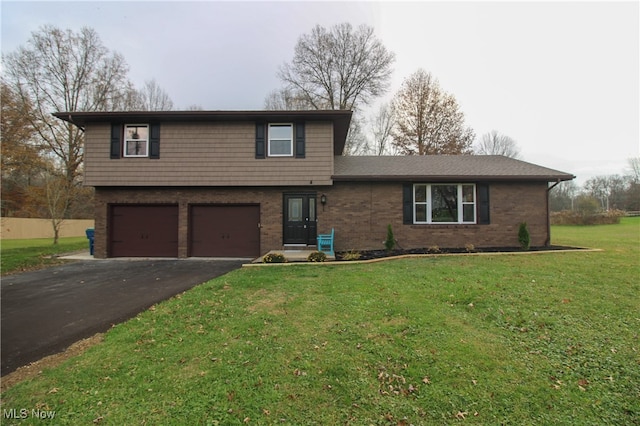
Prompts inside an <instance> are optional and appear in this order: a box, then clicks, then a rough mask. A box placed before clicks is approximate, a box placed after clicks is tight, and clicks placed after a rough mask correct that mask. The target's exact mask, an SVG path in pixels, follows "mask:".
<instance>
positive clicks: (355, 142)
mask: <svg viewBox="0 0 640 426" xmlns="http://www.w3.org/2000/svg"><path fill="white" fill-rule="evenodd" d="M362 127H363V119H362V117H361V116H360V113H359V112H357V111H356V112H354V114H353V115H352V116H351V123H350V125H349V133H348V134H347V141H346V143H345V150H344V154H345V155H365V154H367V153H368V152H369V141H368V140H367V137H366V136H365V134H364V132H363V130H362Z"/></svg>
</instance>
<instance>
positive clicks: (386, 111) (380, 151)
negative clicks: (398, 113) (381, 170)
mask: <svg viewBox="0 0 640 426" xmlns="http://www.w3.org/2000/svg"><path fill="white" fill-rule="evenodd" d="M370 125H371V132H372V135H373V142H372V146H371V149H372V151H373V154H374V155H385V154H390V153H392V152H391V151H392V145H391V137H392V132H393V128H394V126H395V118H394V115H393V110H392V108H391V104H389V103H385V104H382V105H381V106H380V108H379V109H378V112H377V113H376V114H375V115H374V117H373V119H372V120H371V123H370Z"/></svg>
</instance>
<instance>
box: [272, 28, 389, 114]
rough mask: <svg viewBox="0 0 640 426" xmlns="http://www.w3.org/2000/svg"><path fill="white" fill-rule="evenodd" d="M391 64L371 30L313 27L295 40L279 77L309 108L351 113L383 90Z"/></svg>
mask: <svg viewBox="0 0 640 426" xmlns="http://www.w3.org/2000/svg"><path fill="white" fill-rule="evenodd" d="M394 61H395V56H394V54H393V53H391V52H389V51H387V49H386V48H385V47H384V46H383V44H382V43H381V42H380V40H378V39H377V38H376V37H375V35H374V33H373V27H369V26H366V25H361V26H359V27H358V28H357V29H355V30H354V29H353V27H352V26H351V24H349V23H342V24H338V25H335V26H333V27H331V28H329V29H327V28H324V27H322V26H320V25H316V26H315V27H314V28H313V29H312V30H311V33H310V34H304V35H302V36H301V37H300V38H299V39H298V43H297V44H296V47H295V51H294V56H293V60H292V61H291V62H290V63H286V64H284V65H283V66H282V67H281V68H280V72H279V74H278V76H279V77H280V79H281V80H282V81H283V82H284V83H285V85H286V87H287V88H288V89H289V90H291V91H292V92H293V93H295V94H296V96H298V95H299V96H300V97H301V98H303V99H304V100H305V101H306V102H307V103H308V104H309V105H311V106H312V107H313V109H345V110H354V109H356V108H357V107H358V106H359V105H361V104H362V105H366V104H368V103H369V102H370V101H371V100H372V99H374V98H376V97H378V96H380V95H382V94H384V93H385V92H386V91H387V89H388V86H389V79H390V77H391V73H392V69H391V65H392V64H393V62H394Z"/></svg>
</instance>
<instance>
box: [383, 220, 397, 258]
mask: <svg viewBox="0 0 640 426" xmlns="http://www.w3.org/2000/svg"><path fill="white" fill-rule="evenodd" d="M395 246H396V240H395V239H394V238H393V229H392V228H391V224H388V225H387V239H386V240H384V248H385V250H387V251H391V250H393V249H394V247H395Z"/></svg>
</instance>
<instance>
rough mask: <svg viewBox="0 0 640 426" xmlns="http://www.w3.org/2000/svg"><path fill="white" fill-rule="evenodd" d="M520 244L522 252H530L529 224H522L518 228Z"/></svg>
mask: <svg viewBox="0 0 640 426" xmlns="http://www.w3.org/2000/svg"><path fill="white" fill-rule="evenodd" d="M518 242H519V243H520V247H522V250H529V247H530V246H531V237H530V236H529V230H528V229H527V222H522V223H521V224H520V227H519V228H518Z"/></svg>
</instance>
